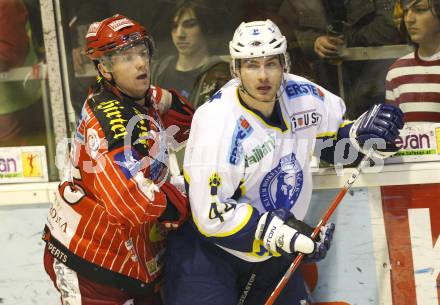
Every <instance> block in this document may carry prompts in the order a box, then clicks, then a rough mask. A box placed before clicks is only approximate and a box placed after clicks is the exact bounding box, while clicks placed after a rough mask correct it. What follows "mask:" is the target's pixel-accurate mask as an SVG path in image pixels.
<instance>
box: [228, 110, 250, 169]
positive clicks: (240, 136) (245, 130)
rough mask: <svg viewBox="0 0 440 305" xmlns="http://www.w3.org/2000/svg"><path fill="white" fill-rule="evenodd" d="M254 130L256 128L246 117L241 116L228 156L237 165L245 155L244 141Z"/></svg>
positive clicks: (231, 162)
mask: <svg viewBox="0 0 440 305" xmlns="http://www.w3.org/2000/svg"><path fill="white" fill-rule="evenodd" d="M253 131H254V129H253V128H252V126H251V125H250V124H249V122H248V121H247V120H246V119H245V117H244V116H240V118H239V119H238V120H237V124H236V126H235V130H234V135H233V136H232V143H231V148H230V151H229V158H228V161H229V163H230V164H232V165H237V164H238V163H240V160H241V158H242V157H243V147H242V142H243V141H244V140H245V139H246V138H247V137H249V136H250V135H251V134H252V132H253Z"/></svg>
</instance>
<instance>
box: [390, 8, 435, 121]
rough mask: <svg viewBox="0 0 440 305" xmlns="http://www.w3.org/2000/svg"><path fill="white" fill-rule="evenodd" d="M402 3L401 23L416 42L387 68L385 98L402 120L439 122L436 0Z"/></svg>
mask: <svg viewBox="0 0 440 305" xmlns="http://www.w3.org/2000/svg"><path fill="white" fill-rule="evenodd" d="M405 2H406V3H404V23H405V27H406V29H407V32H408V35H409V36H410V38H411V40H412V42H413V43H414V44H415V45H416V48H415V51H414V52H412V53H410V54H408V55H406V56H403V57H402V58H399V59H398V60H397V61H396V62H395V63H394V64H393V65H392V66H391V67H390V70H389V71H388V74H387V78H386V101H387V103H392V104H394V105H397V106H399V107H400V109H402V111H403V112H404V113H405V121H406V122H420V121H425V122H440V15H439V14H440V0H412V1H405Z"/></svg>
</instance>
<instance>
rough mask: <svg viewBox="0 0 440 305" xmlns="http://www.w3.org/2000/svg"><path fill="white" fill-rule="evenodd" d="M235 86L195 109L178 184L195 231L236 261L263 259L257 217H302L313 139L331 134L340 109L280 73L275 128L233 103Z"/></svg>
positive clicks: (316, 89)
mask: <svg viewBox="0 0 440 305" xmlns="http://www.w3.org/2000/svg"><path fill="white" fill-rule="evenodd" d="M238 84H239V82H238V80H237V79H233V80H231V81H230V82H228V83H227V84H226V85H225V86H224V87H223V88H222V89H220V90H219V91H218V92H217V93H216V94H215V95H214V96H213V97H212V98H211V100H210V101H209V102H208V103H206V104H204V105H202V106H201V107H200V108H199V109H198V110H197V111H196V114H195V116H194V118H193V122H192V126H191V133H190V137H189V140H188V143H187V146H186V151H185V161H184V169H185V179H186V181H187V183H188V184H189V198H190V203H191V210H192V214H193V220H194V223H195V224H196V226H197V228H198V230H199V231H200V233H201V234H202V235H203V236H204V237H206V238H207V239H210V240H211V241H213V242H214V243H216V244H217V245H218V246H220V247H222V248H223V249H225V250H226V251H228V252H230V253H233V254H234V255H236V256H238V257H240V258H242V259H245V260H247V261H262V260H265V259H267V258H269V257H270V256H271V255H275V256H277V255H279V254H278V253H269V252H268V251H267V249H266V248H264V246H263V244H262V243H261V241H259V240H255V236H254V235H255V230H256V226H257V223H258V219H259V217H260V215H261V214H262V213H264V212H266V211H270V210H274V209H278V208H285V209H288V210H290V211H291V212H292V213H293V214H294V215H295V216H296V218H297V219H301V220H302V219H303V218H304V216H305V214H306V212H307V209H308V206H309V203H310V197H311V193H312V176H311V172H310V170H309V167H310V160H311V156H312V154H313V150H314V145H315V141H316V138H317V137H320V136H321V137H322V136H329V135H330V136H332V135H335V134H336V133H337V131H338V129H339V127H340V126H341V124H343V114H344V112H345V105H344V102H343V101H342V100H341V99H340V98H339V97H337V96H336V95H334V94H332V93H330V92H329V91H327V90H325V89H323V88H322V87H320V86H318V85H316V84H314V83H312V82H310V81H308V80H306V79H305V78H302V77H299V76H296V75H292V74H284V82H283V84H282V86H281V87H280V90H279V91H278V96H279V99H278V101H277V102H276V104H275V108H274V112H276V114H277V115H278V116H279V118H282V119H280V120H279V123H278V124H276V123H274V122H270V121H269V120H268V119H266V118H264V117H263V116H262V115H261V114H260V113H258V111H255V110H252V109H250V108H249V107H247V105H246V104H244V103H243V102H242V101H241V100H240V98H239V95H238Z"/></svg>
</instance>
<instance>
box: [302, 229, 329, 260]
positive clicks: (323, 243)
mask: <svg viewBox="0 0 440 305" xmlns="http://www.w3.org/2000/svg"><path fill="white" fill-rule="evenodd" d="M334 232H335V224H334V223H328V224H326V225H325V226H323V227H321V231H320V232H319V234H318V236H317V237H316V241H315V244H316V248H315V252H314V253H312V254H308V255H306V256H304V260H303V261H304V263H306V264H307V263H314V262H318V261H320V260H323V259H324V258H325V257H326V256H327V252H328V250H329V249H330V244H331V242H332V240H333V233H334Z"/></svg>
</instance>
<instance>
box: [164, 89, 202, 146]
mask: <svg viewBox="0 0 440 305" xmlns="http://www.w3.org/2000/svg"><path fill="white" fill-rule="evenodd" d="M169 92H170V93H171V104H170V107H169V109H168V110H167V111H166V112H165V113H164V114H163V115H162V120H163V123H164V125H165V127H166V128H168V127H170V126H176V127H178V131H177V132H176V133H175V134H174V135H173V137H174V140H175V141H176V142H177V143H176V144H177V145H178V147H173V149H174V150H175V151H177V150H178V149H179V148H180V146H181V145H182V143H183V144H184V143H185V141H186V140H187V139H188V136H189V130H190V128H191V122H192V118H193V115H194V107H193V106H192V105H191V104H190V103H189V102H188V101H187V100H186V99H185V98H184V97H183V96H181V95H180V94H178V93H177V92H176V91H174V90H169Z"/></svg>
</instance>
